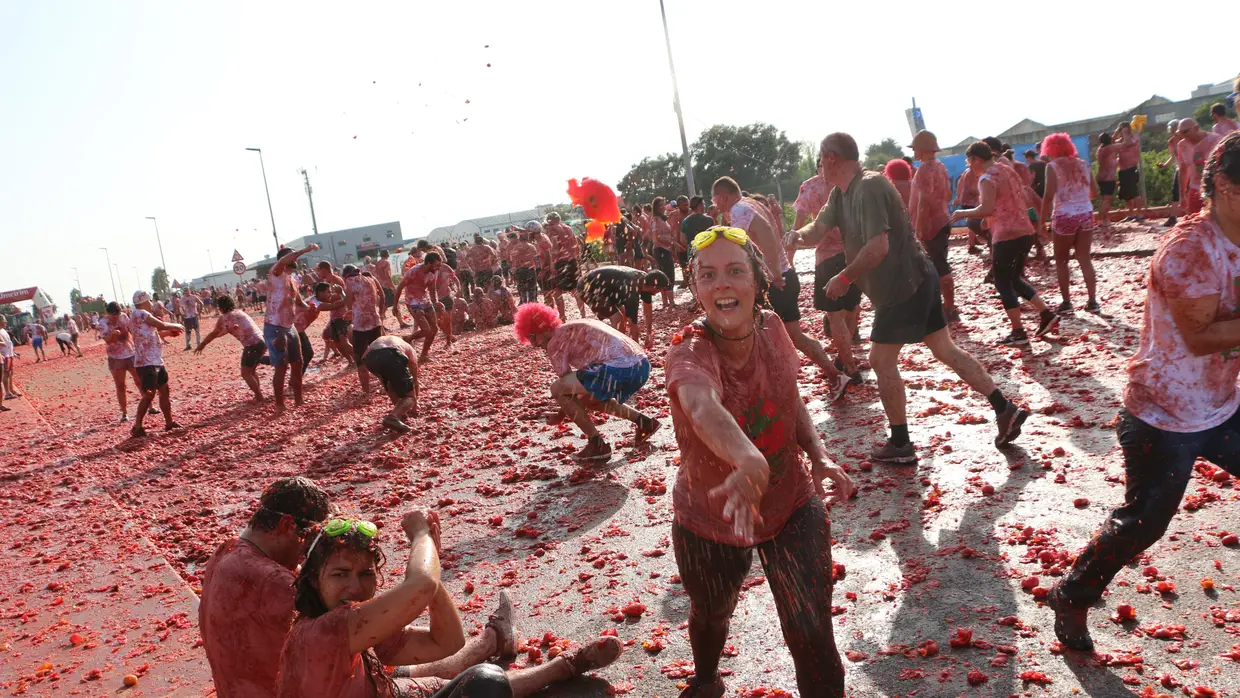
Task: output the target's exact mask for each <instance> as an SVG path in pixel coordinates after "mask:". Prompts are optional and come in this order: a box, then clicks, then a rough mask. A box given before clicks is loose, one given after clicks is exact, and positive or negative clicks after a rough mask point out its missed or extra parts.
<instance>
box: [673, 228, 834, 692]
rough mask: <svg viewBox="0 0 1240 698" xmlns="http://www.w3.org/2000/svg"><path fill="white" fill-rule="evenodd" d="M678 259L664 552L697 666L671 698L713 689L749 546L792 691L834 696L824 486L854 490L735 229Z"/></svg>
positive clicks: (746, 244) (758, 268) (749, 245)
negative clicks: (681, 290)
mask: <svg viewBox="0 0 1240 698" xmlns="http://www.w3.org/2000/svg"><path fill="white" fill-rule="evenodd" d="M689 255H690V258H689V270H690V274H691V277H692V278H691V283H690V289H692V291H693V294H694V297H695V298H696V299H697V302H698V304H699V305H700V306H701V307H702V308H703V310H704V317H703V318H701V319H699V320H697V321H695V322H694V323H693V324H691V325H689V326H688V327H686V328H685V329H684V330H682V331H681V332H680V333H677V334H676V335H675V336H674V337H673V338H672V347H671V349H669V351H668V353H667V360H666V368H665V374H666V376H667V390H668V394H669V396H670V398H671V412H672V421H673V423H674V424H675V433H676V442H677V445H678V446H679V448H680V453H681V462H680V471H679V473H678V475H677V478H676V484H675V488H674V490H673V494H672V502H673V505H672V508H673V513H674V521H673V523H672V545H673V548H674V551H675V554H676V566H677V568H678V570H679V573H680V577H681V579H682V583H683V585H684V589H685V591H686V592H687V593H688V595H689V603H690V606H689V642H690V645H691V646H692V650H693V660H694V666H695V667H696V670H697V673H696V675H695V676H694V678H693V679H692V680H691V681H690V684H689V686H688V687H687V688H685V689H684V691H683V692H682V693H681V694H680V695H681V698H719V696H722V695H724V693H725V691H726V688H725V686H724V684H723V680H722V678H721V677H720V674H719V671H718V669H719V657H720V654H721V652H722V650H723V647H724V644H725V642H726V641H727V637H728V624H729V619H730V618H731V615H732V612H733V610H734V609H735V607H736V603H737V600H738V598H739V594H740V590H741V586H742V584H743V582H744V580H745V576H746V575H747V574H748V572H749V567H750V561H751V559H752V555H753V550H754V548H757V549H758V553H759V555H760V557H761V559H762V564H763V568H764V569H765V571H766V576H767V580H768V583H769V584H770V585H771V592H772V595H773V596H774V599H775V606H776V610H777V612H778V615H779V621H780V625H781V626H782V628H783V634H784V639H785V642H786V643H787V645H788V650H789V651H790V652H791V654H792V659H793V663H794V664H795V666H796V675H797V687H798V688H799V689H800V694H801V695H802V696H805V697H806V698H818V697H820V696H831V697H832V698H836V697H839V696H843V694H844V669H843V666H842V665H841V662H840V657H839V653H838V651H837V650H836V647H835V637H834V631H833V629H832V623H831V610H830V609H831V594H832V575H831V570H832V564H831V529H830V521H829V519H828V516H827V509H826V505H825V504H824V502H823V495H824V494H825V492H826V486H825V484H824V481H826V480H830V481H831V490H832V495H833V499H834V500H837V501H844V500H847V499H848V498H849V497H851V496H852V495H853V494H854V493H855V492H856V488H855V486H854V485H853V483H852V480H851V479H850V478H849V477H848V475H847V474H846V473H845V472H844V471H843V470H842V469H841V468H840V467H839V466H837V465H836V464H835V463H833V462H832V461H831V459H830V458H829V457H827V455H826V453H825V451H824V449H823V445H822V442H821V440H820V439H819V437H818V433H817V431H816V429H815V428H814V425H813V421H812V420H811V419H810V416H809V413H808V411H807V410H806V408H805V403H804V401H802V399H801V396H800V392H799V390H798V386H797V367H798V365H799V363H800V362H799V361H798V359H797V351H796V348H795V347H794V346H793V344H792V340H791V339H790V338H789V336H788V333H787V330H786V329H785V328H784V324H783V323H782V322H780V321H779V318H778V316H777V315H775V314H774V313H772V312H770V311H767V310H764V309H763V307H762V306H763V304H764V300H765V299H764V296H765V295H766V292H767V290H768V281H767V276H766V274H767V271H766V269H767V267H766V265H765V264H764V263H763V261H762V257H761V252H760V251H759V250H758V248H757V247H756V246H755V245H754V244H753V242H752V241H751V240H750V238H749V237H748V235H746V233H745V231H743V230H740V229H737V228H727V227H722V226H719V227H714V228H711V229H709V230H707V231H704V232H702V233H700V234H698V236H697V237H696V238H695V239H694V241H693V243H692V244H691V245H690V252H689ZM802 452H804V453H805V454H806V455H808V456H809V460H810V462H811V464H812V466H811V469H810V470H809V471H807V470H806V468H805V466H804V465H803V462H802V459H801V454H802Z"/></svg>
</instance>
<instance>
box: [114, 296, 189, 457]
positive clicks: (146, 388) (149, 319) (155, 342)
mask: <svg viewBox="0 0 1240 698" xmlns="http://www.w3.org/2000/svg"><path fill="white" fill-rule="evenodd" d="M133 307H134V310H133V312H132V313H130V315H129V326H128V328H127V330H128V331H129V332H130V334H131V335H132V336H133V351H134V367H135V369H136V370H137V372H138V382H139V385H140V387H141V388H142V399H141V400H139V401H138V413H137V415H136V416H135V417H134V425H133V428H132V429H130V430H129V433H130V434H131V435H132V436H134V437H140V436H146V430H145V429H143V428H142V421H143V420H144V419H145V418H146V413H147V412H148V411H150V410H151V403H152V402H154V401H155V396H156V395H159V408H160V410H161V411H162V412H163V415H164V431H172V430H173V429H180V428H181V425H180V424H177V423H176V422H174V421H172V399H171V398H170V397H169V395H168V371H167V369H165V368H164V356H163V351H162V349H161V347H160V344H161V342H160V339H161V338H162V337H164V336H169V337H175V336H177V335H179V334H181V333H182V332H184V331H185V328H183V327H181V326H180V325H177V324H173V323H168V322H164V321H162V320H160V319H159V318H157V317H155V316H154V315H152V314H151V294H149V293H147V292H146V291H142V290H138V291H134V292H133Z"/></svg>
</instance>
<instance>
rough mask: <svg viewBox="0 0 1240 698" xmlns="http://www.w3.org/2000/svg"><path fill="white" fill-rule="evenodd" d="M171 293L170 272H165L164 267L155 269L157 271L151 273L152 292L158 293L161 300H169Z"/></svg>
mask: <svg viewBox="0 0 1240 698" xmlns="http://www.w3.org/2000/svg"><path fill="white" fill-rule="evenodd" d="M171 291H172V287H171V286H169V285H168V272H166V271H164V269H163V267H155V271H153V272H151V292H152V293H158V294H159V297H160V298H167V297H168V295H169V293H170V292H171Z"/></svg>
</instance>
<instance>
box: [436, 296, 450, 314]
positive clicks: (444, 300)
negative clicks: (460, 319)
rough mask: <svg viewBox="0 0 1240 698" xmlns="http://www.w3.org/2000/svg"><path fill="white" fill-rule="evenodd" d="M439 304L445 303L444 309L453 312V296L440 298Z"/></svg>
mask: <svg viewBox="0 0 1240 698" xmlns="http://www.w3.org/2000/svg"><path fill="white" fill-rule="evenodd" d="M439 302H440V303H443V309H444V310H447V311H449V312H451V310H452V296H444V297H443V298H440V299H439Z"/></svg>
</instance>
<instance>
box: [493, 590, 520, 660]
mask: <svg viewBox="0 0 1240 698" xmlns="http://www.w3.org/2000/svg"><path fill="white" fill-rule="evenodd" d="M486 627H488V628H490V629H491V630H494V631H495V654H496V655H497V656H500V657H514V656H516V654H517V644H518V639H517V626H516V625H515V624H514V623H513V622H512V600H511V599H509V598H508V593H507V592H504V591H501V592H500V593H499V606H498V607H496V609H495V613H492V614H491V616H490V617H489V618H487V624H486Z"/></svg>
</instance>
